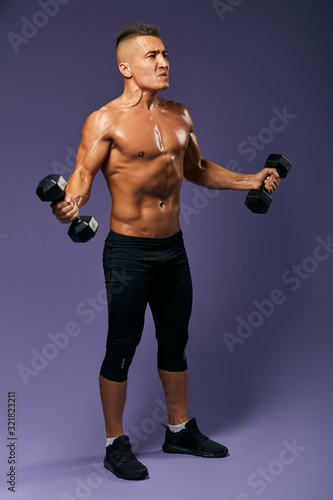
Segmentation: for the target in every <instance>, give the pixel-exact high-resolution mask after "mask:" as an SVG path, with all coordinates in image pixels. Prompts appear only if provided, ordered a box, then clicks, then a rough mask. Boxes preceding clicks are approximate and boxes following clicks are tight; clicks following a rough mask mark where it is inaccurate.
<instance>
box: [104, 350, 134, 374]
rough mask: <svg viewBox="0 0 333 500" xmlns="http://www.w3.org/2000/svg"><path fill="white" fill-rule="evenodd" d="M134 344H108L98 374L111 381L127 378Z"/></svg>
mask: <svg viewBox="0 0 333 500" xmlns="http://www.w3.org/2000/svg"><path fill="white" fill-rule="evenodd" d="M135 350H136V346H135V345H127V344H117V345H114V344H112V345H108V346H107V349H106V353H105V357H104V360H103V363H102V366H101V370H100V375H102V377H104V378H106V379H107V380H111V381H112V382H124V381H125V380H127V375H128V370H129V367H130V366H131V363H132V360H133V356H134V354H135Z"/></svg>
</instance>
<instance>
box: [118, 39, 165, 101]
mask: <svg viewBox="0 0 333 500" xmlns="http://www.w3.org/2000/svg"><path fill="white" fill-rule="evenodd" d="M125 45H126V46H125ZM122 59H123V60H124V61H123V62H125V59H127V60H126V62H128V70H129V71H130V74H131V76H132V78H133V79H134V81H135V83H136V84H137V85H138V87H140V88H141V89H142V90H155V91H159V90H165V89H167V88H169V63H168V60H167V51H166V49H165V47H164V45H163V42H162V40H161V39H160V38H158V37H155V36H137V37H135V38H132V39H130V40H128V41H127V42H124V46H123V47H122V48H120V52H119V62H122Z"/></svg>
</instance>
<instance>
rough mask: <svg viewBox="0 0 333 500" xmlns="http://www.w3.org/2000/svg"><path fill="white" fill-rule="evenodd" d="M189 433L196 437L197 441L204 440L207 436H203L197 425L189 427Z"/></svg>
mask: <svg viewBox="0 0 333 500" xmlns="http://www.w3.org/2000/svg"><path fill="white" fill-rule="evenodd" d="M191 434H192V436H193V437H194V438H195V439H198V441H204V440H206V439H208V437H207V436H205V435H204V434H202V432H200V430H199V429H198V427H196V428H194V429H191Z"/></svg>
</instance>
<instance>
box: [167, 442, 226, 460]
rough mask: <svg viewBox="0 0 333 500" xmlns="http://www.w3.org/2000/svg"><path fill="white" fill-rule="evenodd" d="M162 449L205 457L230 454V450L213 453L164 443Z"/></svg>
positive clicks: (219, 456)
mask: <svg viewBox="0 0 333 500" xmlns="http://www.w3.org/2000/svg"><path fill="white" fill-rule="evenodd" d="M162 450H163V451H164V453H181V454H183V455H194V456H196V457H205V458H224V457H226V456H227V455H228V450H227V451H226V452H221V453H211V452H209V451H198V450H191V449H190V448H181V447H180V446H172V445H168V444H164V445H163V446H162Z"/></svg>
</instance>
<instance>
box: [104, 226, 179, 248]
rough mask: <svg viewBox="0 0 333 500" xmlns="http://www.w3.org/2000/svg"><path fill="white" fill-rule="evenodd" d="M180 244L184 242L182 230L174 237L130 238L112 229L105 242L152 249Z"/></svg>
mask: <svg viewBox="0 0 333 500" xmlns="http://www.w3.org/2000/svg"><path fill="white" fill-rule="evenodd" d="M180 242H183V233H182V230H181V229H179V231H177V233H175V234H173V235H172V236H167V237H166V238H142V237H141V236H128V235H126V234H120V233H115V232H114V231H112V229H111V230H110V231H109V233H108V235H107V237H106V240H105V243H110V244H116V245H117V244H119V245H125V246H135V245H140V246H141V245H144V246H145V247H151V248H156V247H159V246H160V247H165V246H169V245H170V246H171V245H174V244H176V243H180Z"/></svg>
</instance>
